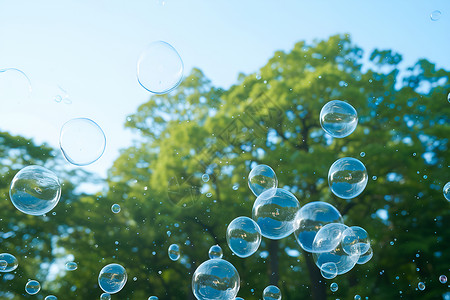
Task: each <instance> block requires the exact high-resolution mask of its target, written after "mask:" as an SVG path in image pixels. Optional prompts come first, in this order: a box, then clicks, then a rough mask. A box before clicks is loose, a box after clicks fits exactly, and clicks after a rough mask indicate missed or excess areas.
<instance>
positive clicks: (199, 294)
mask: <svg viewBox="0 0 450 300" xmlns="http://www.w3.org/2000/svg"><path fill="white" fill-rule="evenodd" d="M239 285H240V278H239V274H238V271H237V270H236V268H235V267H234V266H233V265H232V264H230V263H229V262H228V261H226V260H224V259H217V258H216V259H210V260H207V261H205V262H204V263H202V264H201V265H200V266H199V267H198V268H197V270H195V272H194V275H193V276H192V291H193V292H194V295H195V297H196V298H197V299H198V300H207V299H221V300H233V299H234V298H235V297H236V295H237V293H238V291H239Z"/></svg>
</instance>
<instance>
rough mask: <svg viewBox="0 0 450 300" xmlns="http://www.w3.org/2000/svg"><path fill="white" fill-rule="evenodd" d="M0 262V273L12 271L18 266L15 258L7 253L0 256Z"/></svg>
mask: <svg viewBox="0 0 450 300" xmlns="http://www.w3.org/2000/svg"><path fill="white" fill-rule="evenodd" d="M0 261H2V264H1V265H2V268H0V272H2V273H7V272H11V271H14V270H15V269H17V267H18V266H19V261H18V260H17V258H16V257H15V256H14V255H11V254H9V253H2V254H0ZM5 262H6V266H5Z"/></svg>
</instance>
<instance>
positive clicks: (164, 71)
mask: <svg viewBox="0 0 450 300" xmlns="http://www.w3.org/2000/svg"><path fill="white" fill-rule="evenodd" d="M183 68H184V66H183V61H182V59H181V57H180V55H179V54H178V52H177V50H175V48H174V47H172V45H170V44H168V43H166V42H163V41H156V42H153V43H151V44H150V45H148V46H147V48H146V49H144V51H142V53H141V56H140V57H139V60H138V63H137V78H138V81H139V84H140V85H141V86H142V87H143V88H144V89H146V90H147V91H149V92H152V93H154V94H165V93H168V92H170V91H172V90H173V89H175V88H176V87H177V86H178V85H179V84H180V83H181V80H182V79H183Z"/></svg>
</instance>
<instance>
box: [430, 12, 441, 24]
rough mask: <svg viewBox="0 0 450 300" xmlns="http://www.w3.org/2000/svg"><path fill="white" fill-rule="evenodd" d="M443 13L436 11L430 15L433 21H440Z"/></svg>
mask: <svg viewBox="0 0 450 300" xmlns="http://www.w3.org/2000/svg"><path fill="white" fill-rule="evenodd" d="M441 15H442V13H441V11H439V10H435V11H433V12H432V13H431V14H430V19H431V21H438V20H439V19H440V18H441Z"/></svg>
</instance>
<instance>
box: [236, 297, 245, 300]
mask: <svg viewBox="0 0 450 300" xmlns="http://www.w3.org/2000/svg"><path fill="white" fill-rule="evenodd" d="M234 300H244V299H243V298H241V297H236V298H234Z"/></svg>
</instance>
